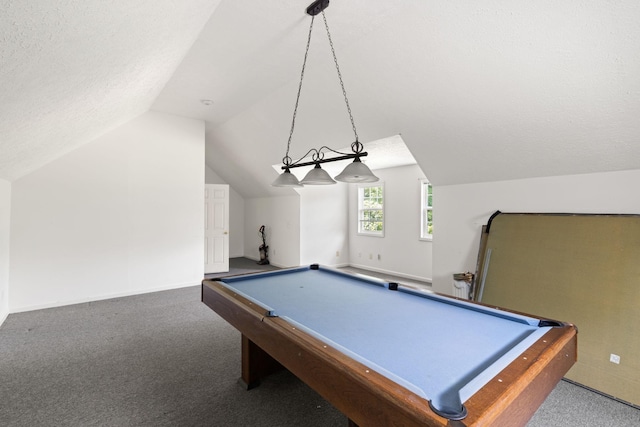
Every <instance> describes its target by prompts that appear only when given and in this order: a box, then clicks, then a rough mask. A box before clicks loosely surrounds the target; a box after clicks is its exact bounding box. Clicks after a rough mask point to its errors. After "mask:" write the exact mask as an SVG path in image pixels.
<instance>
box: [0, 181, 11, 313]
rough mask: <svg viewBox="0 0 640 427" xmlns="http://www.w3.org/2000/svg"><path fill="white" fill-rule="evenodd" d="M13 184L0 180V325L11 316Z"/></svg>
mask: <svg viewBox="0 0 640 427" xmlns="http://www.w3.org/2000/svg"><path fill="white" fill-rule="evenodd" d="M10 219H11V183H9V182H8V181H5V180H4V179H0V325H2V322H4V321H5V319H6V318H7V315H8V314H9V234H10V233H9V230H10V224H11V223H10Z"/></svg>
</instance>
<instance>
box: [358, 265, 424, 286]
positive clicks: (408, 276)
mask: <svg viewBox="0 0 640 427" xmlns="http://www.w3.org/2000/svg"><path fill="white" fill-rule="evenodd" d="M348 266H349V267H353V268H359V269H361V270H370V271H375V272H376V273H382V274H389V275H391V276H397V277H402V278H404V279H408V280H415V281H418V282H425V283H429V284H432V283H433V282H432V280H431V278H427V277H420V276H413V275H411V274H406V273H401V272H399V271H392V270H384V269H382V268H375V267H371V266H368V265H360V264H349V265H348Z"/></svg>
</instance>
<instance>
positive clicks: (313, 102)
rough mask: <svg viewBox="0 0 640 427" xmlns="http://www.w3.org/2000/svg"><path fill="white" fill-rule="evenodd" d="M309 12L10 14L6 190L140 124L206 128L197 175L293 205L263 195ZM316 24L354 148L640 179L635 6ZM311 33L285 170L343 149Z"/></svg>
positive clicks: (578, 3)
mask: <svg viewBox="0 0 640 427" xmlns="http://www.w3.org/2000/svg"><path fill="white" fill-rule="evenodd" d="M309 2H310V0H308V1H302V0H281V1H274V2H268V3H264V2H256V1H255V0H222V1H221V2H220V4H219V5H217V2H205V1H187V2H175V3H174V2H169V1H157V2H156V1H153V2H151V1H140V2H124V1H122V2H116V4H117V5H118V6H119V7H118V8H115V9H119V12H118V13H116V12H114V10H113V9H114V7H113V5H112V4H113V2H112V3H109V5H108V6H107V5H104V6H103V2H99V1H90V2H81V3H78V2H74V3H72V2H64V1H63V2H55V3H54V2H51V5H50V6H49V5H48V4H49V3H48V2H38V3H39V5H38V6H37V7H36V6H29V5H28V4H27V2H15V3H14V2H6V1H5V2H4V3H3V4H8V10H9V13H8V14H5V13H3V15H2V16H1V17H0V20H1V21H0V22H1V23H2V26H1V27H0V31H1V33H0V34H1V39H2V41H3V43H2V44H1V45H0V52H1V54H2V57H1V59H2V64H3V65H2V68H1V69H0V77H2V80H1V81H0V85H1V89H2V93H0V95H2V103H1V104H0V108H1V109H2V110H1V112H2V115H1V116H0V135H1V136H0V138H2V140H0V144H1V145H0V150H1V151H0V153H1V154H2V155H1V156H0V172H1V173H2V175H0V176H5V177H9V178H11V177H12V176H16V175H19V174H20V173H24V171H25V170H29V168H33V167H37V166H38V165H39V164H42V162H44V161H46V160H47V158H52V157H54V156H56V155H59V153H60V152H63V151H65V150H69V149H72V148H73V147H75V146H77V145H79V144H82V143H84V142H87V141H89V140H91V139H92V138H94V137H95V136H97V135H99V134H101V133H104V132H106V131H107V130H109V129H110V128H113V127H115V126H117V125H119V124H120V123H122V122H124V121H126V120H129V119H130V118H132V117H134V116H135V115H136V114H140V113H142V112H144V111H146V110H147V109H149V108H150V107H151V109H154V110H158V111H165V112H169V113H173V114H178V115H183V116H188V117H194V118H199V119H203V120H206V123H207V134H206V138H207V150H206V161H207V164H208V165H209V166H210V167H212V168H213V169H214V170H215V171H216V172H217V173H218V175H220V176H221V177H222V178H223V179H225V180H226V181H228V182H229V183H230V184H231V185H232V186H233V188H234V189H236V191H238V192H239V193H240V194H242V195H243V196H245V197H261V196H267V195H284V194H293V193H292V190H289V189H281V188H274V187H271V186H270V185H269V184H270V182H271V181H272V180H273V179H275V177H276V172H275V171H274V169H273V167H272V165H273V164H277V163H278V162H280V160H281V158H282V157H283V156H284V152H285V149H286V143H287V137H288V135H289V129H290V126H291V115H292V112H293V105H294V101H295V94H296V91H297V87H298V79H299V75H300V67H301V65H302V58H303V54H304V46H305V43H306V36H307V32H308V28H309V23H310V19H311V18H310V17H309V16H307V15H306V14H305V8H306V6H307V5H308V3H309ZM29 4H31V3H29ZM40 4H42V5H40ZM17 5H20V6H19V7H18V6H17ZM71 5H74V6H71ZM216 6H217V7H216ZM4 7H5V8H7V7H6V6H4ZM76 9H81V10H76ZM214 9H215V10H214ZM71 11H73V13H71ZM3 12H4V11H3ZM18 12H19V13H18ZM212 12H213V13H212ZM326 16H327V19H328V22H329V26H330V29H331V34H332V38H333V41H334V45H335V49H336V54H337V56H338V61H339V64H340V69H341V72H342V75H343V78H344V83H345V87H346V90H347V94H348V96H349V101H350V104H351V109H352V112H353V117H354V119H355V123H356V126H357V131H358V135H359V138H360V141H361V142H363V143H365V147H366V146H367V144H368V143H369V142H371V141H376V140H380V139H383V138H386V137H389V136H392V135H398V134H400V135H402V139H403V140H404V142H405V143H406V145H407V147H408V149H409V150H410V152H411V154H413V156H414V157H415V159H416V160H417V162H418V164H419V165H420V167H421V168H422V170H423V171H424V173H425V174H426V176H427V177H428V178H429V179H430V180H431V181H432V182H433V183H434V184H435V185H449V184H459V183H469V182H482V181H497V180H509V179H518V178H528V177H537V176H556V175H568V174H580V173H593V172H604V171H615V170H626V169H640V120H638V119H637V118H638V117H640V77H639V76H640V54H639V53H638V52H640V25H639V24H638V22H640V2H638V1H637V0H621V1H617V2H611V1H606V0H594V1H590V2H584V1H583V0H566V1H563V2H555V1H550V0H547V1H537V2H531V1H524V0H519V1H509V2H504V1H498V0H488V1H483V2H442V1H425V0H385V1H382V0H348V1H347V0H333V1H332V2H331V5H330V6H329V8H328V9H327V11H326ZM207 19H208V22H206V21H207ZM205 22H206V25H205ZM203 25H204V27H203ZM323 27H324V25H323V22H322V19H321V16H319V17H318V18H317V19H316V20H315V25H314V32H313V40H312V43H311V51H310V53H309V60H308V64H307V70H306V72H305V81H304V86H303V91H302V96H301V99H300V106H299V109H298V115H297V121H296V128H295V132H294V136H293V140H292V147H291V154H292V156H301V155H302V154H304V153H305V152H306V151H307V150H308V149H309V148H311V147H319V146H322V145H329V146H331V147H332V148H344V147H348V146H349V144H350V143H351V142H352V141H353V132H352V130H351V125H350V123H349V120H348V115H347V114H346V110H345V107H344V101H343V97H342V93H341V91H340V87H339V85H338V81H337V77H336V74H335V68H334V65H333V60H332V59H331V55H330V51H329V48H328V43H327V40H326V34H325V33H324V28H323ZM200 29H202V32H201V33H199V31H200ZM123 34H124V35H123ZM198 34H199V36H198ZM6 40H9V43H8V45H7V43H5V41H6ZM189 47H190V49H189ZM180 61H182V62H180ZM5 64H10V65H9V66H8V67H7V66H6V65H5ZM165 83H166V84H165ZM202 99H210V100H212V101H213V103H212V104H211V105H208V106H206V105H204V104H202V103H201V102H200V100H202ZM47 156H48V157H47Z"/></svg>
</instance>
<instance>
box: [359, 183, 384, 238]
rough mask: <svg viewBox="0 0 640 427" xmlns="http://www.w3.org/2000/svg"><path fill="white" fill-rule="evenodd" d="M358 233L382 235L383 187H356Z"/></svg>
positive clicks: (378, 185) (377, 185)
mask: <svg viewBox="0 0 640 427" xmlns="http://www.w3.org/2000/svg"><path fill="white" fill-rule="evenodd" d="M358 234H365V235H369V236H384V187H383V186H382V185H380V184H375V185H366V186H360V187H359V188H358Z"/></svg>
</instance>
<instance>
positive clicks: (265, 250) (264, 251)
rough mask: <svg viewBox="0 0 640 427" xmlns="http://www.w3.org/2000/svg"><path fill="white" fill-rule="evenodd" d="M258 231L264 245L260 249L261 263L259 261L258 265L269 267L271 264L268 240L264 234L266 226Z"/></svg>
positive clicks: (262, 226)
mask: <svg viewBox="0 0 640 427" xmlns="http://www.w3.org/2000/svg"><path fill="white" fill-rule="evenodd" d="M258 231H259V232H260V237H261V238H262V244H261V245H260V247H259V248H258V249H259V250H260V261H258V264H259V265H267V264H269V246H267V238H266V235H265V232H264V225H261V226H260V228H259V229H258Z"/></svg>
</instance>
